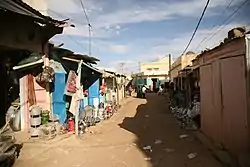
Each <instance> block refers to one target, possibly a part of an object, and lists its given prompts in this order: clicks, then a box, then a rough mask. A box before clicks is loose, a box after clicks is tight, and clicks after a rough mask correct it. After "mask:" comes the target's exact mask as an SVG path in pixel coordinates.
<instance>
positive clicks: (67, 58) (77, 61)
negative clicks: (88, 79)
mask: <svg viewBox="0 0 250 167" xmlns="http://www.w3.org/2000/svg"><path fill="white" fill-rule="evenodd" d="M62 59H63V60H69V61H73V62H76V63H79V62H80V61H81V60H77V59H72V58H69V57H62ZM82 64H83V65H84V66H86V67H88V68H90V69H91V70H93V71H95V72H98V73H100V74H102V72H101V71H100V70H98V69H96V68H94V67H92V66H90V65H88V64H87V63H85V62H82Z"/></svg>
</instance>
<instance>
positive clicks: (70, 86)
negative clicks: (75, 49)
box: [64, 71, 77, 96]
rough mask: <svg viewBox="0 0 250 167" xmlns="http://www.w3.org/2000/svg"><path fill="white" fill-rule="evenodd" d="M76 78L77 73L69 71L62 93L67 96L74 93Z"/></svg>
mask: <svg viewBox="0 0 250 167" xmlns="http://www.w3.org/2000/svg"><path fill="white" fill-rule="evenodd" d="M76 78H77V75H76V73H75V72H74V71H70V72H69V76H68V79H67V83H66V87H65V91H64V94H66V95H68V96H73V94H74V93H76Z"/></svg>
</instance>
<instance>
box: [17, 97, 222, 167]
mask: <svg viewBox="0 0 250 167" xmlns="http://www.w3.org/2000/svg"><path fill="white" fill-rule="evenodd" d="M90 132H91V133H90ZM183 134H188V137H187V138H184V139H180V137H179V136H180V135H183ZM190 153H194V155H195V157H192V158H191V159H190V158H188V154H190ZM27 165H28V166H29V167H221V166H222V165H221V164H220V163H219V162H218V161H217V160H216V159H215V158H214V157H213V156H212V155H211V153H210V152H209V151H207V149H206V148H205V147H204V146H203V145H202V144H201V143H200V142H199V141H197V140H196V139H195V138H194V136H192V134H190V133H189V132H186V131H184V130H181V129H180V128H179V125H178V124H177V123H176V120H175V118H173V116H172V115H171V114H170V113H169V111H168V107H167V103H166V100H165V99H164V97H162V96H157V95H156V94H148V95H147V99H137V98H129V99H128V100H127V103H126V104H125V105H124V107H123V108H122V109H121V110H119V112H118V113H117V114H116V115H115V116H114V117H113V118H112V119H110V120H108V121H104V122H102V123H100V124H98V125H97V126H95V127H92V128H91V129H90V130H89V132H88V133H87V134H85V135H84V137H83V138H82V139H79V138H76V137H74V136H70V137H69V138H65V139H62V140H59V141H56V142H55V141H54V142H49V143H46V144H44V143H26V144H24V148H23V149H22V150H21V156H20V158H19V159H18V160H17V162H16V164H15V167H26V166H27Z"/></svg>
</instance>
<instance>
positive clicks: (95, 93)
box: [89, 79, 100, 105]
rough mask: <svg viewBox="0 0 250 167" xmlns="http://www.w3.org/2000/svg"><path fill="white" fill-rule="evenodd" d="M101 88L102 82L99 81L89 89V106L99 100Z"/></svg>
mask: <svg viewBox="0 0 250 167" xmlns="http://www.w3.org/2000/svg"><path fill="white" fill-rule="evenodd" d="M99 87H100V80H99V79H97V80H96V81H95V82H94V83H93V84H92V85H91V86H90V87H89V105H94V99H96V98H99V91H100V90H99Z"/></svg>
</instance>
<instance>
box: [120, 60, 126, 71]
mask: <svg viewBox="0 0 250 167" xmlns="http://www.w3.org/2000/svg"><path fill="white" fill-rule="evenodd" d="M124 65H125V63H124V62H121V63H120V70H121V73H122V74H123V72H124Z"/></svg>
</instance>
